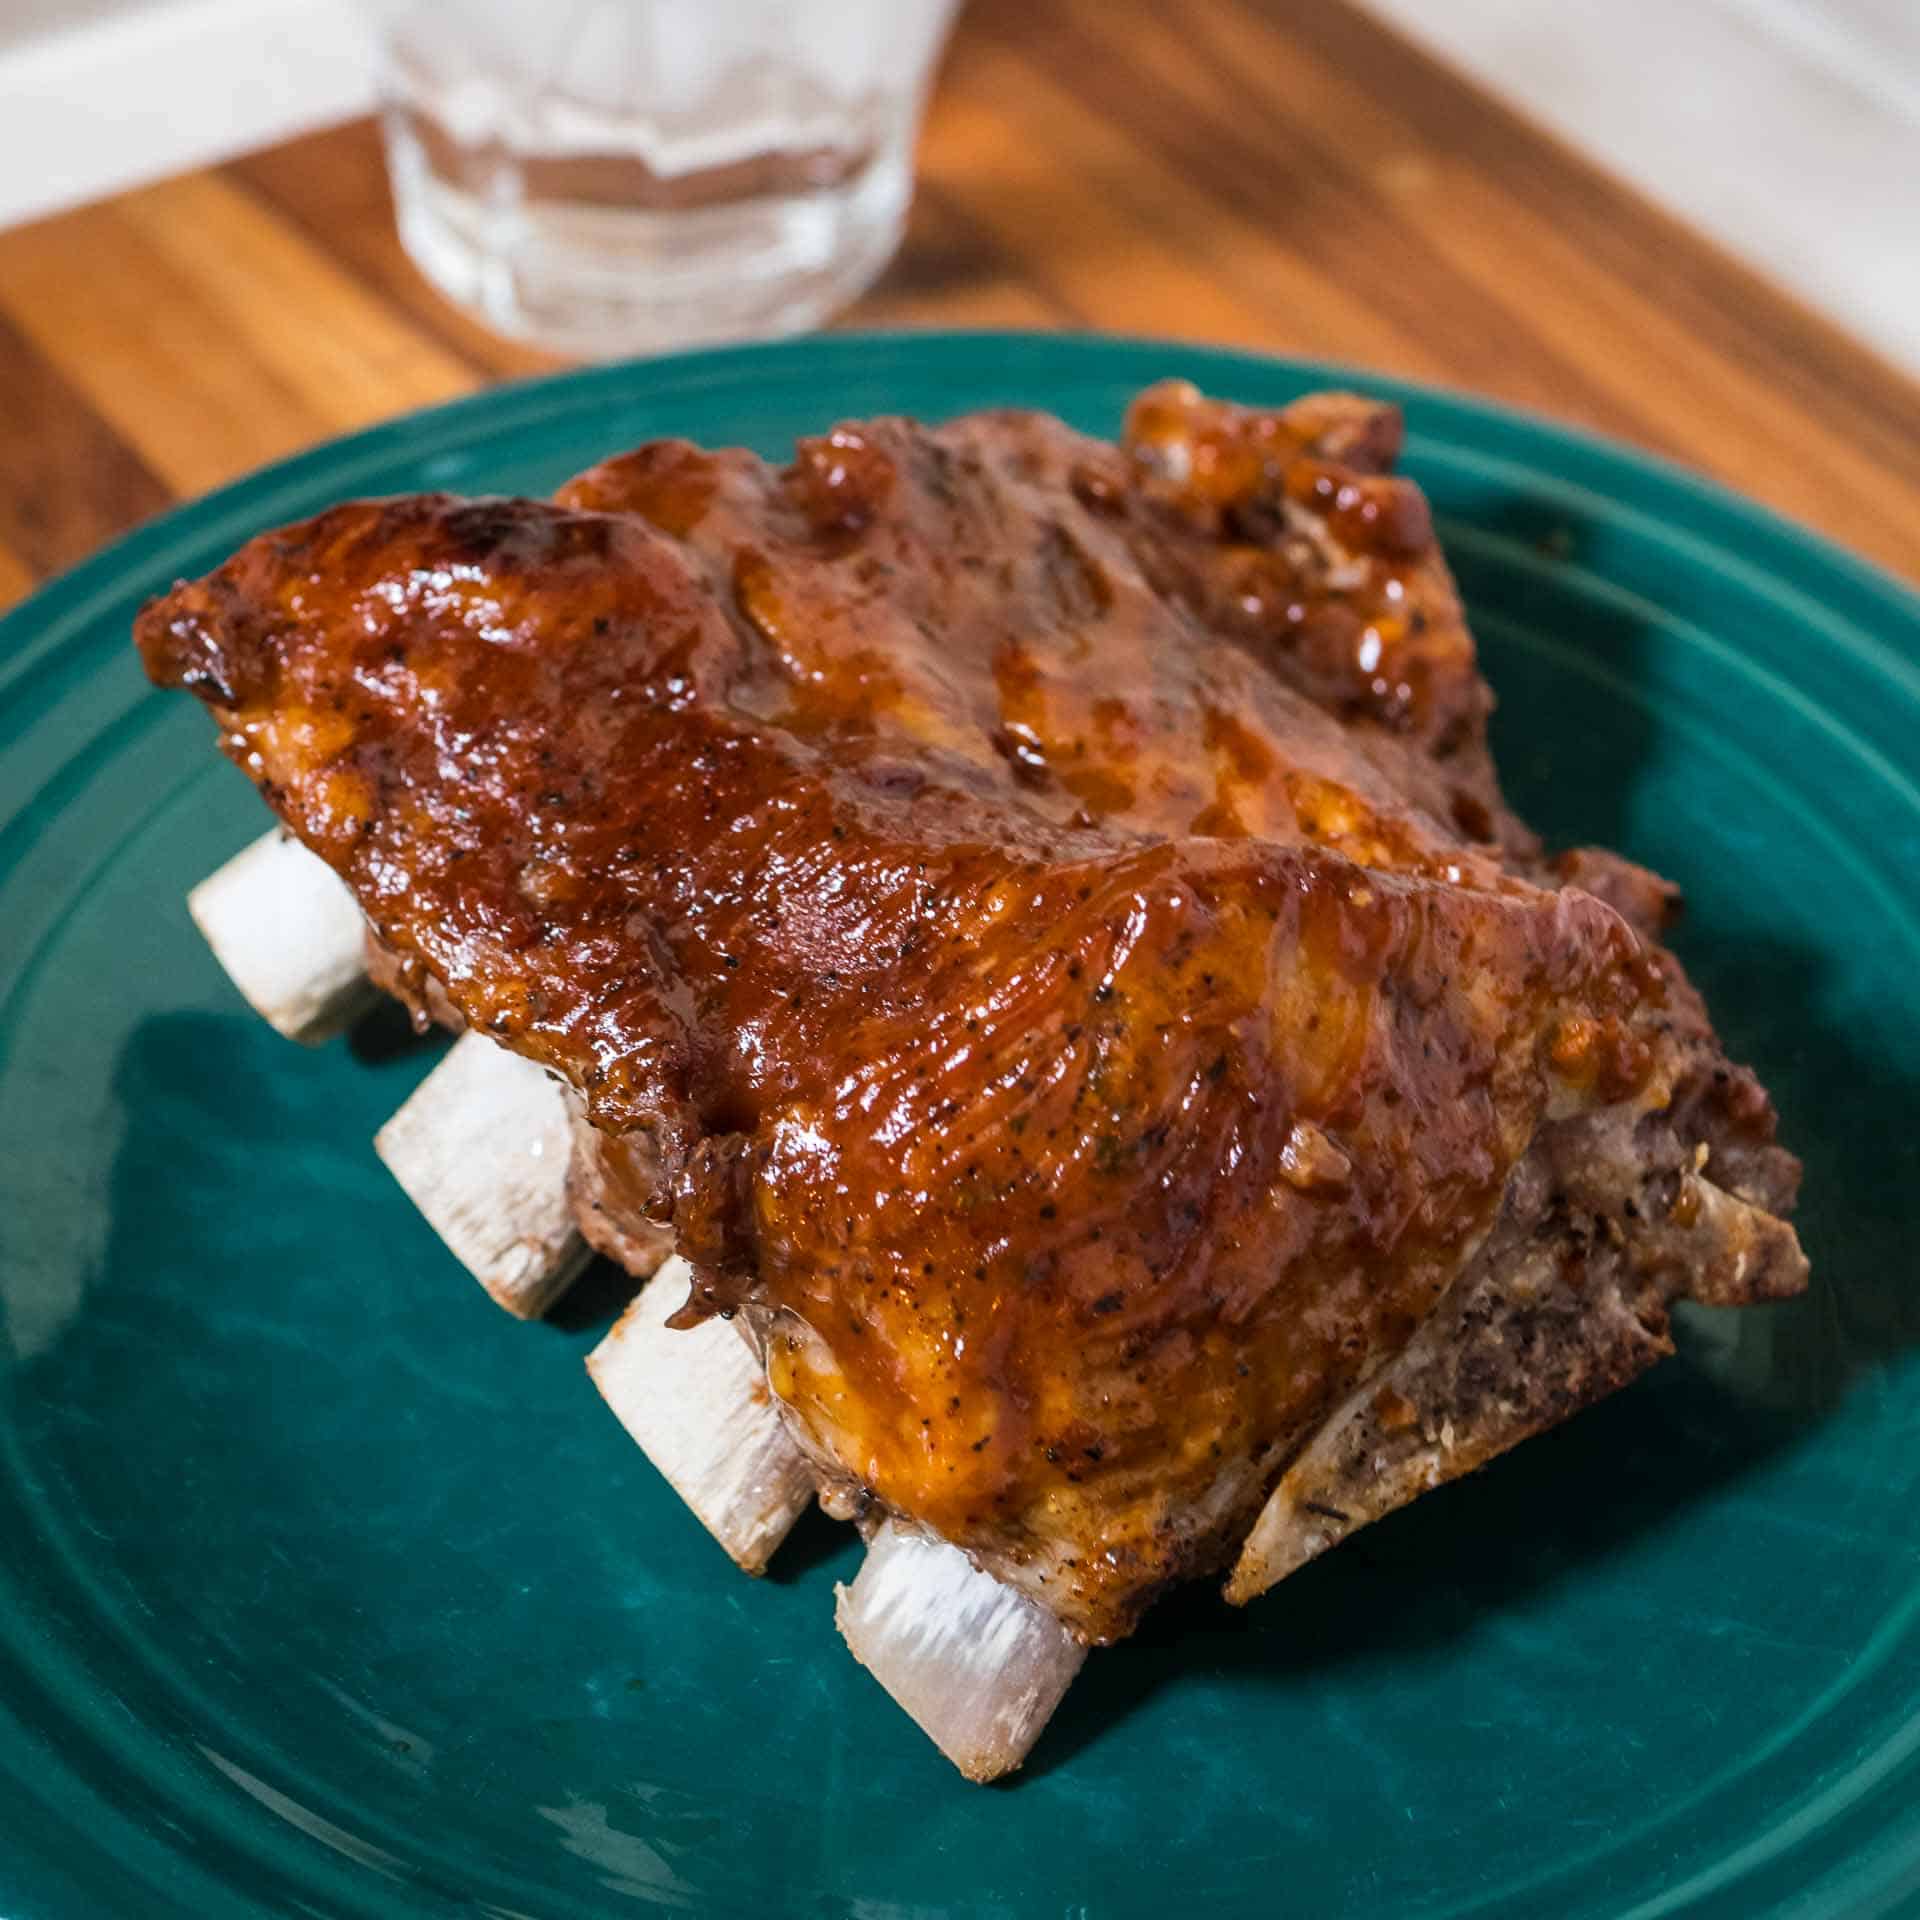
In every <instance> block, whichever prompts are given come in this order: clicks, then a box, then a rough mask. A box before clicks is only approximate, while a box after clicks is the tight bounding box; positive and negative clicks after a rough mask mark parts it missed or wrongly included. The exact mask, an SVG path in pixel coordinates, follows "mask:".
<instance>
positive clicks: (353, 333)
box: [0, 0, 1920, 605]
mask: <svg viewBox="0 0 1920 1920" xmlns="http://www.w3.org/2000/svg"><path fill="white" fill-rule="evenodd" d="M1840 211H1842V212H1843V211H1844V210H1840ZM1888 238H1889V244H1893V243H1895V242H1896V241H1897V240H1898V239H1899V238H1900V236H1892V235H1890V236H1888ZM846 323H847V324H849V325H856V326H889V327H891V326H907V327H928V326H941V327H947V326H982V327H1007V326H1012V327H1028V326H1031V327H1099V328H1109V329H1117V330H1125V331H1129V332H1136V333H1154V334H1164V335H1169V336H1178V337H1181V338H1187V339H1193V340H1210V341H1227V342H1234V343H1237V344H1241V345H1246V346H1255V347H1264V348H1271V349H1275V350H1278V351H1281V352H1289V353H1301V354H1309V355H1314V356H1319V357H1325V358H1332V359H1339V360H1346V361H1352V362H1355V363H1358V364H1361V365H1365V366H1371V367H1377V368H1381V369H1384V370H1387V371H1391V372H1393V373H1398V374H1406V375H1411V376H1413V377H1415V378H1419V379H1425V380H1435V381H1441V382H1446V383H1450V384H1453V385H1457V386H1463V387H1470V388H1475V389H1478V390H1480V391H1482V392H1485V393H1490V394H1495V395H1498V396H1499V397H1501V398H1503V399H1506V400H1510V401H1515V402H1518V403H1519V404H1521V405H1523V406H1527V407H1533V408H1537V409H1540V410H1542V411H1544V412H1548V413H1553V414H1557V415H1560V416H1562V417H1564V418H1567V419H1571V420H1576V421H1581V422H1584V423H1586V424H1588V425H1591V426H1595V427H1599V428H1602V429H1604V430H1606V431H1608V432H1611V433H1615V434H1618V435H1621V436H1623V437H1625V438H1627V439H1629V440H1633V441H1637V442H1639V443H1640V444H1641V445H1643V446H1647V447H1651V448H1655V449H1657V450H1658V451H1660V452H1662V453H1666V454H1669V455H1672V456H1674V457H1676V458H1678V459H1680V460H1683V461H1686V462H1689V463H1691V464H1693V465H1695V466H1697V467H1700V468H1704V469H1705V470H1707V471H1708V472H1710V473H1713V474H1716V475H1718V476H1719V477H1720V478H1722V479H1724V480H1727V481H1730V482H1731V483H1732V484H1733V485H1735V486H1737V487H1739V488H1741V489H1743V490H1745V491H1746V492H1748V493H1751V494H1754V495H1757V496H1758V497H1759V498H1760V499H1762V500H1765V501H1767V502H1769V503H1771V504H1772V505H1774V506H1776V507H1779V508H1781V509H1782V510H1784V511H1785V512H1787V513H1789V514H1792V515H1794V516H1796V517H1798V518H1800V519H1803V520H1806V521H1809V522H1811V523H1812V524H1814V525H1815V526H1818V527H1821V528H1823V529H1824V530H1825V531H1827V532H1829V533H1831V534H1833V535H1834V536H1836V537H1837V538H1838V539H1840V540H1842V541H1844V542H1845V543H1847V544H1848V545H1850V546H1853V547H1855V548H1857V549H1859V550H1860V551H1862V552H1864V553H1866V554H1868V555H1870V556H1871V557H1873V558H1875V559H1877V560H1879V561H1881V562H1883V563H1885V564H1887V565H1889V566H1891V567H1893V568H1895V569H1896V570H1899V571H1901V572H1903V573H1905V574H1907V575H1908V576H1910V577H1916V578H1920V387H1916V386H1915V385H1914V384H1913V383H1912V382H1911V381H1909V380H1907V379H1906V378H1905V377H1904V376H1903V375H1901V374H1900V373H1898V372H1896V371H1895V370H1894V369H1893V368H1892V367H1890V366H1889V365H1887V364H1886V363H1885V362H1883V361H1881V360H1879V359H1877V358H1875V357H1874V356H1873V355H1872V354H1871V353H1870V352H1869V351H1867V350H1866V349H1865V348H1864V347H1862V346H1860V345H1858V344H1856V343H1855V342H1853V341H1852V340H1851V339H1849V338H1848V337H1847V336H1845V335H1844V334H1842V333H1841V332H1839V331H1838V330H1837V329H1835V328H1834V327H1832V326H1831V325H1829V324H1827V323H1826V322H1824V321H1822V320H1821V319H1819V318H1817V317H1815V316H1814V315H1813V314H1811V313H1810V312H1809V311H1808V310H1807V309H1805V308H1803V307H1801V306H1800V305H1798V304H1797V303H1795V302H1794V301H1793V300H1791V299H1789V298H1787V297H1786V296H1785V295H1784V294H1782V293H1781V292H1779V291H1777V290H1776V289H1775V288H1773V287H1772V286H1770V285H1769V284H1767V283H1766V282H1764V281H1762V280H1761V279H1759V278H1758V277H1756V276H1755V275H1753V274H1751V273H1749V272H1747V271H1745V270H1744V269H1743V268H1741V267H1740V266H1739V265H1737V264H1736V263H1734V262H1733V261H1731V260H1729V259H1728V258H1727V257H1726V256H1725V255H1723V254H1721V253H1720V252H1718V251H1717V250H1716V249H1714V248H1713V247H1712V246H1711V245H1709V244H1708V243H1707V242H1705V241H1704V240H1702V239H1701V238H1700V237H1698V236H1697V235H1695V234H1694V233H1692V232H1690V231H1689V230H1687V229H1686V228H1684V227H1683V226H1681V225H1679V224H1678V223H1677V222H1675V221H1673V220H1671V219H1669V218H1667V217H1666V216H1664V215H1662V214H1661V213H1659V212H1658V211H1656V210H1655V209H1654V208H1652V207H1651V206H1649V205H1648V204H1647V203H1646V202H1645V201H1643V200H1641V199H1639V198H1637V197H1636V196H1635V195H1634V194H1633V193H1631V192H1629V191H1628V190H1626V189H1625V188H1623V187H1621V186H1618V185H1616V184H1614V183H1613V182H1612V181H1610V180H1609V179H1607V178H1605V177H1603V176H1602V175H1601V174H1599V173H1598V172H1596V171H1595V170H1594V169H1592V168H1591V167H1589V166H1587V165H1586V164H1585V163H1583V162H1582V161H1581V160H1579V159H1578V158H1576V157H1574V156H1573V155H1571V154H1570V153H1568V152H1567V151H1566V150H1565V149H1563V148H1561V147H1559V146H1558V145H1556V144H1555V143H1554V142H1553V141H1552V140H1550V139H1549V138H1547V137H1546V136H1544V135H1543V134H1541V133H1539V132H1538V131H1536V130H1534V129H1533V128H1532V127H1530V126H1529V125H1528V124H1526V123H1525V122H1524V121H1523V120H1521V119H1519V118H1517V117H1516V116H1515V115H1514V114H1512V113H1511V112H1509V111H1507V110H1506V109H1504V108H1502V107H1501V106H1499V105H1497V104H1496V103H1495V102H1494V101H1492V100H1491V99H1489V98H1488V97H1487V96H1486V95H1485V94H1483V93H1480V92H1479V91H1477V90H1476V89H1475V88H1474V87H1473V86H1472V85H1471V84H1470V83H1468V82H1466V81H1464V80H1462V79H1460V78H1458V77H1456V76H1454V75H1453V74H1451V73H1449V72H1448V71H1447V70H1445V69H1444V68H1442V67H1439V66H1437V65H1435V64H1434V63H1433V62H1432V61H1431V60H1429V59H1427V58H1426V57H1424V56H1423V55H1422V54H1420V53H1418V52H1416V51H1414V50H1413V49H1412V48H1411V47H1410V46H1408V45H1407V44H1406V43H1405V42H1403V41H1401V40H1398V39H1396V38H1395V37H1393V36H1392V35H1391V34H1390V33H1388V32H1387V31H1386V30H1384V29H1383V28H1381V27H1380V26H1378V25H1376V24H1374V23H1373V22H1372V21H1371V20H1369V19H1368V18H1367V17H1366V16H1364V15H1362V14H1360V13H1358V12H1356V11H1353V10H1350V9H1349V8H1348V7H1346V6H1345V5H1343V4H1339V3H1338V0H1316V4H1314V5H1312V6H1298V5H1290V4H1288V0H1139V4H1131V3H1127V0H970V4H969V5H968V6H967V8H966V10H965V12H964V14H963V17H962V22H961V25H960V28H959V31H958V33H957V36H956V38H955V41H954V45H953V48H952V51H951V54H950V56H949V58H948V61H947V63H946V66H945V68H944V70H943V72H942V75H941V78H940V82H939V86H938V90H937V94H936V97H935V100H934V103H933V107H932V110H931V112H930V114H929V117H928V123H927V129H926V137H925V142H924V151H923V164H922V173H921V186H920V192H919V196H918V199H917V201H916V204H915V208H914V214H913V220H912V226H911V230H910V232H909V235H908V238H907V242H906V245H905V247H904V248H903V250H902V252H901V254H900V256H899V258H898V259H897V260H896V261H895V263H894V265H893V267H892V268H891V270H890V271H889V272H888V273H887V275H886V276H885V278H884V279H883V280H882V281H881V283H880V284H879V285H878V286H877V287H876V288H875V289H874V291H873V292H872V293H871V294H870V295H868V297H867V298H865V299H864V300H862V301H861V302H860V303H859V304H858V305H857V306H856V307H855V308H854V309H853V311H852V312H851V313H849V314H848V315H847V316H846ZM552 364H555V363H553V362H551V361H548V360H546V359H543V358H542V357H541V356H539V355H537V354H534V353H531V352H528V351H526V350H524V349H522V348H518V347H514V346H511V345H508V344H506V343H505V342H502V341H500V340H497V339H495V338H493V337H492V336H490V335H489V334H487V333H486V332H484V331H483V330H482V329H481V328H479V327H478V326H476V325H473V324H472V323H470V322H468V321H467V320H465V319H463V318H462V317H461V316H460V315H459V314H458V313H456V312H455V311H454V310H453V309H451V308H450V307H449V306H448V305H447V304H446V303H445V302H444V301H442V300H441V299H439V298H438V296H437V295H435V294H434V293H433V292H432V291H431V290H430V289H429V288H428V287H427V286H426V285H425V283H424V282H422V281H421V280H420V279H419V278H418V277H417V276H416V275H415V273H414V272H413V270H412V268H411V267H410V266H409V265H408V263H407V261H406V259H405V257H404V256H403V255H402V253H401V251H400V248H399V244H398V242H397V240H396V239H395V237H394V231H393V225H392V219H391V213H390V208H389V204H388V199H387V192H386V185H385V180H384V176H383V173H382V167H381V160H380V153H379V146H378V141H377V139H376V136H375V134H374V131H373V129H372V128H371V127H370V126H369V125H366V124H364V123H363V124H356V125H351V126H346V127H342V128H338V129H335V130H332V131H328V132H325V133H321V134H317V135H314V136H312V137H310V138H305V139H300V140H295V141H292V142H289V143H288V144H286V145H284V146H280V147H277V148H274V149H272V150H270V151H267V152H264V153H259V154H255V155H252V156H250V157H248V158H245V159H242V160H238V161H235V162H233V163H232V164H230V165H226V166H221V167H216V168H212V169H209V170H207V171H204V172H199V173H192V174H188V175H185V176H183V177H180V178H177V179H173V180H169V181H167V182H165V183H163V184H161V185H158V186H152V187H147V188H143V189H141V190H139V191H137V192H132V193H127V194H124V195H122V196H120V197H119V198H117V199H114V200H111V201H107V202H104V203H101V204H98V205H94V206H89V207H85V208H82V209H80V210H78V211H76V212H72V213H68V214H63V215H60V216H58V217H56V218H53V219H50V220H44V221H41V222H38V223H36V224H34V225H32V226H28V227H21V228H16V229H13V230H12V231H10V232H5V233H0V605H4V604H6V603H8V602H9V601H11V600H13V599H15V598H17V597H18V596H20V595H21V594H23V593H24V592H26V591H27V590H28V589H29V588H30V587H31V585H32V584H33V583H34V582H35V581H36V580H38V579H41V578H44V577H46V576H47V575H49V574H52V573H54V572H56V571H58V570H59V569H61V568H63V567H65V566H68V565H70V564H71V563H72V562H74V561H76V560H78V559H80V558H82V557H83V556H84V555H86V554H87V553H88V552H89V551H90V550H91V549H93V548H94V547H95V546H97V545H98V544H99V543H100V542H102V541H104V540H106V539H107V538H109V537H110V536H112V535H114V534H116V533H119V532H121V531H122V530H124V529H125V528H127V527H130V526H132V525H133V524H135V523H136V522H137V521H139V520H141V519H143V518H145V517H146V516H148V515H150V514H153V513H155V512H158V511H159V510H160V509H161V508H163V507H165V506H166V505H167V504H168V503H169V502H171V501H173V500H176V499H180V498H183V497H185V496H188V495H192V494H196V493H199V492H201V491H203V490H204V489H206V488H208V487H212V486H216V485H218V484H219V483H220V482H222V481H224V480H228V479H231V478H233V477H234V476H235V475H237V474H240V473H243V472H245V471H246V470H247V469H248V468H251V467H254V466H257V465H259V464H260V463H261V462H263V461H266V460H271V459H273V458H275V457H277V456H279V455H282V454H287V453H291V452H293V451H294V450H295V449H297V448H301V447H305V446H308V445H310V444H311V443H313V442H314V441H317V440H321V439H324V438H326V437H328V436H329V435H332V434H336V433H340V432H342V431H344V430H346V429H348V428H352V427H359V426H363V425H366V424H367V423H369V422H371V421H376V420H380V419H383V418H385V417H386V416H388V415H390V414H394V413H398V412H401V411H403V410H405V409H407V408H411V407H417V406H421V405H423V404H425V403H427V402H429V401H435V400H441V399H445V398H447V397H448V396H449V395H452V394H457V393H461V392H464V391H466V390H468V389H469V388H472V387H476V386H480V385H483V384H485V383H486V382H488V381H491V380H495V379H498V378H500V377H502V376H505V375H513V374H520V373H525V372H529V371H533V370H537V369H539V368H542V367H545V366H549V365H552ZM827 404H830V403H828V402H826V401H825V400H823V405H827Z"/></svg>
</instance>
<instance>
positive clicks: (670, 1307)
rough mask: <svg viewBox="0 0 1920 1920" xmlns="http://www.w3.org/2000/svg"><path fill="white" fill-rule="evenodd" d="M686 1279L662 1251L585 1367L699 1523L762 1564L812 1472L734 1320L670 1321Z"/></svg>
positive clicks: (793, 1515)
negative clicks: (661, 1261)
mask: <svg viewBox="0 0 1920 1920" xmlns="http://www.w3.org/2000/svg"><path fill="white" fill-rule="evenodd" d="M689 1278H690V1273H689V1269H688V1267H687V1263H686V1262H685V1261H684V1260H681V1259H678V1258H676V1259H672V1260H669V1261H668V1262H667V1263H666V1265H665V1266H663V1267H662V1268H661V1269H660V1271H659V1272H658V1273H657V1274H656V1275H655V1276H654V1277H653V1279H652V1280H651V1281H649V1282H648V1283H647V1285H646V1286H645V1287H643V1288H642V1289H641V1290H640V1297H639V1298H638V1299H637V1300H635V1301H634V1302H633V1304H632V1305H631V1306H629V1307H628V1308H627V1310H626V1312H625V1313H623V1314H622V1315H621V1316H620V1318H619V1319H618V1320H617V1321H616V1322H615V1323H614V1325H613V1329H612V1331H611V1332H609V1333H608V1335H607V1337H606V1338H605V1339H604V1340H602V1341H601V1342H600V1344H599V1345H598V1346H597V1347H595V1348H594V1350H593V1352H592V1353H590V1354H589V1355H588V1356H587V1371H588V1372H589V1373H590V1374H591V1375H592V1376H593V1384H594V1385H595V1386H596V1387H598V1388H599V1389H600V1392H601V1395H602V1397H603V1398H604V1399H605V1400H606V1403H607V1405H608V1406H609V1407H611V1408H612V1409H613V1411H614V1413H615V1415H616V1416H617V1417H618V1418H619V1421H620V1424H621V1425H622V1426H623V1427H625V1428H626V1430H627V1431H628V1432H629V1433H630V1434H632V1436H633V1437H634V1439H635V1440H636V1441H637V1442H638V1443H639V1446H640V1450H641V1451H642V1452H643V1453H644V1454H645V1455H646V1456H647V1458H648V1459H649V1460H651V1461H652V1462H653V1464H654V1465H655V1466H656V1467H658V1468H659V1469H660V1471H661V1473H662V1474H664V1475H665V1476H666V1478H667V1480H668V1482H669V1483H670V1484H671V1485H672V1487H673V1490H674V1491H675V1492H676V1493H677V1494H679V1496H680V1497H681V1499H683V1500H684V1501H685V1502H686V1503H687V1505H688V1506H690V1507H691V1508H692V1509H693V1511H694V1514H695V1515H696V1517H697V1518H698V1519H699V1521H700V1523H701V1525H702V1526H704V1527H705V1528H706V1530H707V1531H708V1532H709V1533H710V1534H712V1535H713V1537H714V1538H715V1539H716V1540H718V1541H719V1542H720V1544H721V1545H722V1546H723V1547H725V1548H726V1550H727V1551H728V1553H730V1554H731V1555H732V1556H733V1558H734V1559H735V1560H736V1561H737V1562H738V1563H739V1564H740V1565H741V1566H742V1567H744V1568H745V1569H746V1570H747V1572H749V1573H760V1572H763V1571H764V1570H765V1568H766V1564H767V1562H768V1560H769V1559H771V1558H772V1556H773V1551H774V1549H775V1548H776V1547H778V1546H779V1544H780V1542H781V1541H782V1540H784V1539H785V1538H786V1537H787V1533H788V1530H789V1529H790V1528H791V1527H792V1525H793V1523H794V1521H795V1520H797V1519H798V1518H799V1517H800V1514H801V1511H802V1510H803V1509H804V1508H805V1506H806V1504H807V1502H808V1501H809V1500H811V1499H812V1498H813V1492H814V1478H813V1472H812V1470H811V1468H810V1467H809V1466H808V1465H807V1462H806V1459H805V1458H804V1456H803V1455H802V1454H801V1452H800V1449H799V1448H798V1447H796V1446H795V1445H794V1443H793V1441H792V1439H791V1437H790V1436H789V1435H788V1433H787V1430H786V1428H785V1427H784V1426H783V1425H782V1424H781V1422H780V1415H779V1413H778V1412H777V1411H776V1409H775V1407H774V1404H773V1396H772V1394H771V1392H770V1391H769V1390H768V1387H767V1381H766V1375H765V1373H764V1371H763V1370H762V1369H761V1367H760V1364H759V1362H758V1361H757V1360H756V1359H755V1357H754V1354H753V1352H752V1350H751V1349H750V1348H749V1347H748V1345H747V1343H746V1341H745V1340H744V1339H743V1338H742V1337H741V1335H740V1332H739V1330H738V1329H737V1328H736V1327H733V1326H731V1325H730V1324H728V1322H726V1321H724V1320H707V1321H703V1322H702V1323H701V1324H700V1325H699V1326H697V1327H690V1328H688V1329H686V1330H685V1331H676V1330H675V1329H674V1328H672V1327H669V1326H668V1325H667V1317H668V1315H669V1314H671V1313H673V1312H674V1311H676V1309H678V1308H679V1306H680V1305H681V1303H682V1302H683V1301H684V1300H685V1299H686V1297H687V1296H686V1288H687V1282H688V1280H689Z"/></svg>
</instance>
